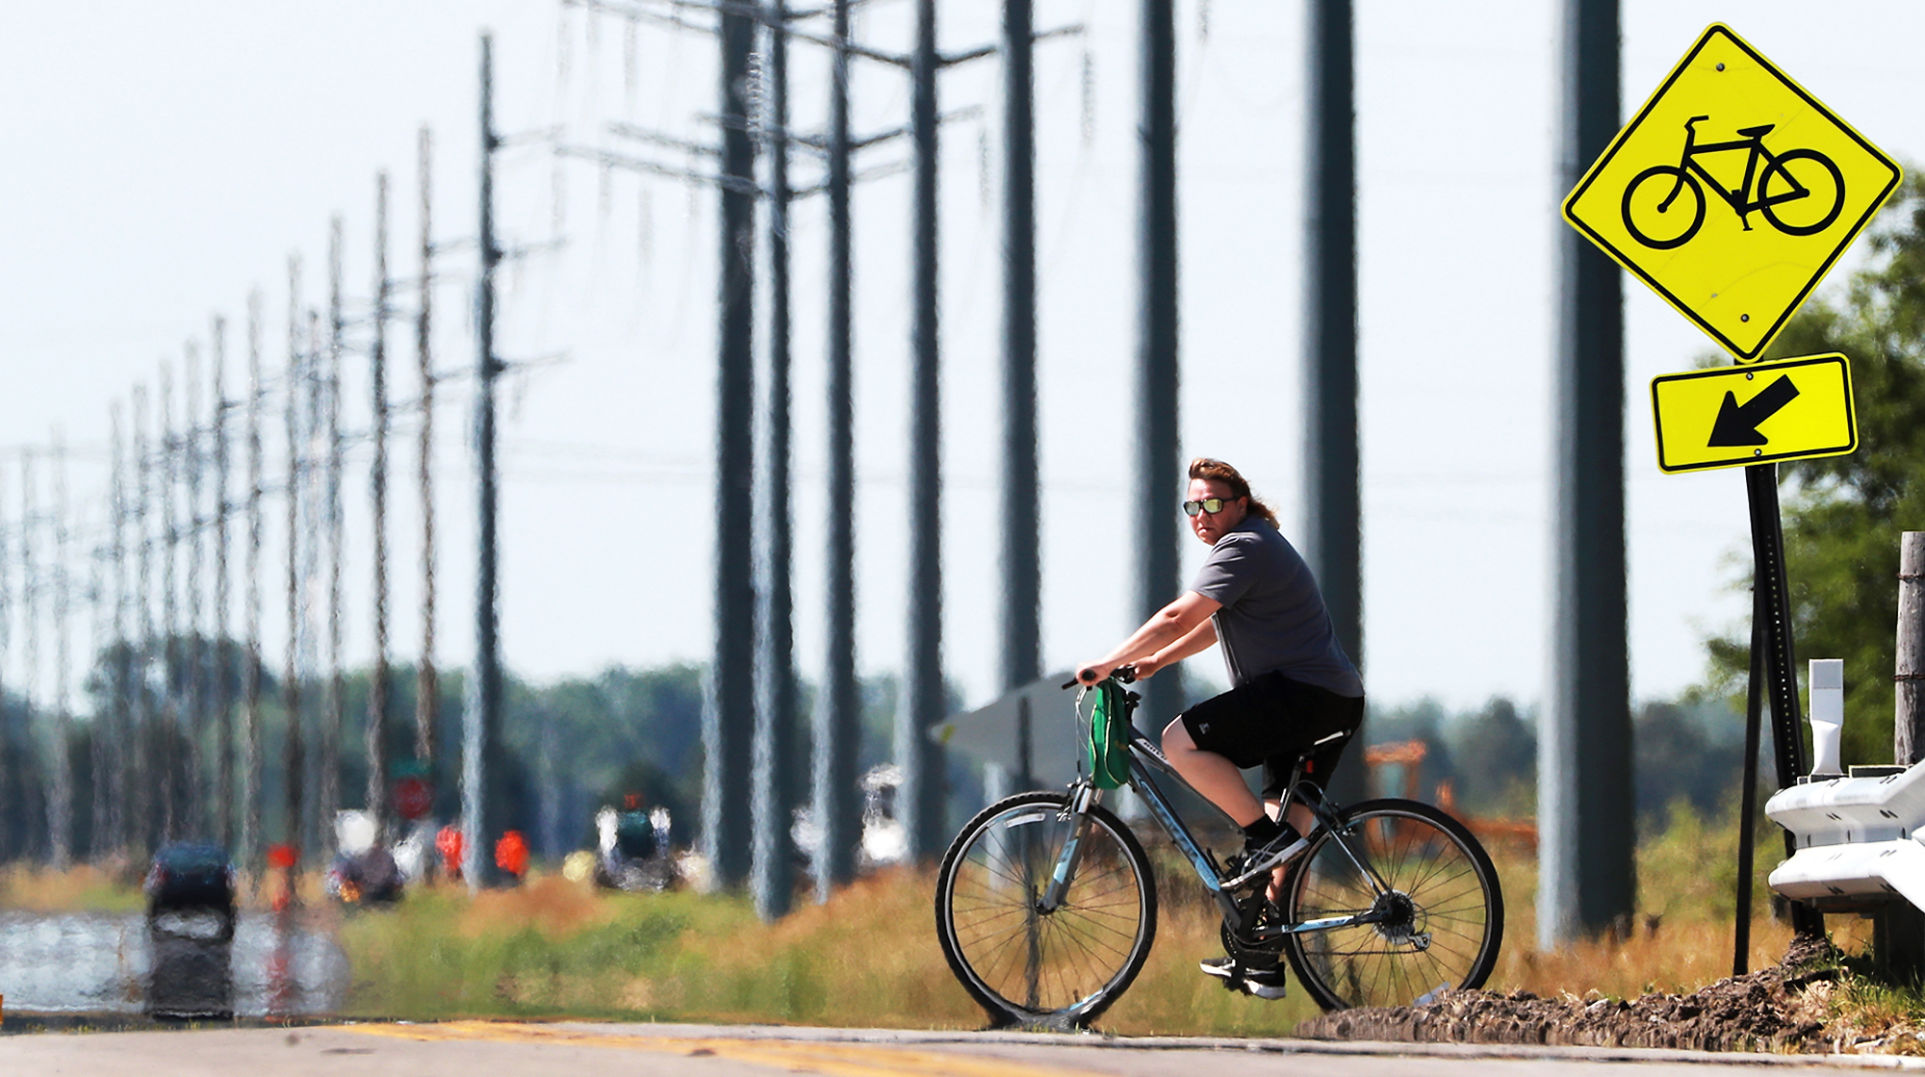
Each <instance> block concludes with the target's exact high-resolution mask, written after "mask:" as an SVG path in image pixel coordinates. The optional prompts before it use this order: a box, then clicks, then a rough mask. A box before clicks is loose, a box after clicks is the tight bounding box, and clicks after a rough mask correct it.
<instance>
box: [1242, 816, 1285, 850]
mask: <svg viewBox="0 0 1925 1077" xmlns="http://www.w3.org/2000/svg"><path fill="white" fill-rule="evenodd" d="M1281 833H1283V824H1282V823H1279V822H1277V821H1276V820H1275V819H1272V818H1270V817H1269V816H1267V815H1259V816H1257V819H1256V822H1254V823H1251V824H1250V825H1249V826H1246V827H1244V828H1243V840H1244V841H1245V842H1248V843H1249V844H1251V845H1268V844H1269V843H1270V839H1271V838H1274V837H1276V836H1277V835H1278V834H1281Z"/></svg>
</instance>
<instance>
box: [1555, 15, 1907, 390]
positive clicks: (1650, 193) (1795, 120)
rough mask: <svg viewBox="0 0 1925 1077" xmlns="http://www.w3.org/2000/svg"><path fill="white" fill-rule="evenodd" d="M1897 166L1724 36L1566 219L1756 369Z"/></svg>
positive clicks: (1656, 101) (1696, 56)
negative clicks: (1756, 361) (1767, 347)
mask: <svg viewBox="0 0 1925 1077" xmlns="http://www.w3.org/2000/svg"><path fill="white" fill-rule="evenodd" d="M1898 180H1899V168H1898V165H1896V164H1894V163H1893V162H1892V160H1891V158H1889V157H1887V156H1885V154H1884V153H1883V152H1881V151H1880V150H1879V149H1878V147H1876V146H1874V145H1872V144H1871V143H1870V142H1868V141H1866V140H1865V139H1864V138H1863V137H1862V136H1860V135H1859V134H1858V132H1856V131H1854V130H1852V128H1851V126H1850V125H1849V124H1847V123H1846V122H1845V121H1844V120H1842V119H1839V118H1838V116H1836V115H1835V114H1833V113H1832V112H1831V110H1829V109H1827V108H1826V107H1825V106H1824V105H1823V104H1821V103H1819V101H1818V99H1817V98H1815V97H1813V96H1811V95H1810V94H1809V93H1806V92H1805V90H1804V88H1803V87H1801V86H1799V85H1798V84H1797V83H1796V82H1793V81H1792V80H1791V78H1790V77H1789V76H1787V75H1785V74H1784V73H1783V72H1781V71H1779V70H1778V69H1777V68H1776V67H1773V66H1772V65H1771V62H1770V61H1769V60H1766V59H1765V58H1764V57H1763V56H1761V55H1759V54H1758V52H1757V50H1755V49H1753V48H1752V47H1751V46H1750V45H1748V44H1746V43H1745V42H1744V41H1743V40H1742V39H1740V38H1739V37H1738V35H1737V34H1734V33H1732V32H1731V30H1730V29H1729V28H1728V27H1725V26H1723V25H1719V24H1713V25H1712V26H1711V27H1710V28H1709V29H1707V30H1706V31H1705V32H1704V36H1703V37H1701V38H1699V39H1698V43H1697V44H1696V45H1694V46H1692V49H1691V51H1690V52H1689V53H1686V54H1685V57H1684V59H1683V60H1681V61H1679V63H1678V66H1677V67H1676V68H1675V69H1674V70H1673V71H1672V72H1671V74H1670V76H1669V77H1668V78H1666V79H1665V80H1664V82H1663V84H1661V85H1660V86H1659V87H1658V88H1657V91H1656V92H1655V93H1653V94H1652V95H1651V99H1650V100H1649V101H1647V102H1645V105H1644V108H1643V109H1642V110H1640V111H1639V112H1638V114H1637V115H1636V116H1635V117H1633V118H1632V120H1631V122H1630V123H1627V124H1625V125H1624V129H1623V130H1622V131H1619V132H1618V136H1617V138H1615V139H1613V140H1612V142H1611V145H1610V146H1609V147H1607V148H1606V149H1605V151H1604V154H1603V156H1601V157H1599V158H1598V159H1597V162H1596V163H1595V164H1593V165H1592V166H1591V170H1590V171H1589V172H1586V173H1585V174H1584V178H1583V179H1582V180H1579V181H1578V185H1577V187H1576V188H1574V189H1573V190H1572V191H1571V193H1570V195H1569V196H1568V197H1567V198H1565V200H1564V218H1565V219H1566V220H1568V221H1570V222H1571V224H1572V226H1573V227H1575V228H1577V230H1578V231H1580V232H1582V233H1584V235H1586V236H1587V237H1589V238H1590V240H1591V241H1592V242H1593V243H1596V244H1597V245H1598V246H1599V247H1601V248H1603V250H1604V252H1605V253H1606V254H1609V255H1610V256H1611V257H1612V258H1614V259H1616V260H1617V262H1618V263H1619V264H1621V265H1622V266H1624V268H1626V269H1628V270H1630V271H1631V272H1632V273H1634V274H1636V275H1637V276H1638V277H1639V278H1640V279H1642V280H1643V281H1644V282H1645V283H1646V284H1648V285H1650V286H1651V287H1652V288H1653V289H1655V290H1656V291H1657V293H1658V294H1659V295H1661V296H1663V297H1664V298H1665V299H1666V300H1667V301H1669V302H1670V303H1671V305H1672V306H1674V307H1676V308H1678V310H1679V311H1680V312H1682V313H1683V314H1684V316H1685V317H1687V318H1690V319H1691V320H1692V321H1693V322H1696V323H1697V324H1698V326H1699V328H1701V329H1703V330H1704V331H1705V332H1707V333H1709V334H1711V336H1712V338H1713V339H1715V340H1716V341H1717V342H1718V343H1719V345H1721V346H1722V347H1724V349H1725V350H1727V351H1729V352H1731V353H1732V354H1733V355H1735V356H1737V357H1738V358H1739V359H1740V360H1750V359H1756V358H1757V357H1758V355H1759V354H1760V353H1761V352H1763V351H1764V349H1765V345H1767V344H1769V343H1770V342H1771V338H1772V337H1773V336H1775V335H1776V334H1777V332H1778V330H1779V329H1781V328H1783V327H1784V324H1785V322H1786V320H1787V319H1789V318H1790V317H1791V315H1792V312H1793V311H1796V310H1797V309H1798V306H1799V304H1801V303H1803V302H1804V301H1805V297H1806V296H1808V295H1810V294H1811V290H1812V289H1813V288H1815V287H1817V286H1818V282H1819V281H1820V280H1822V279H1824V276H1825V273H1826V272H1827V271H1828V270H1830V269H1831V267H1832V264H1833V263H1834V262H1836V261H1837V260H1838V256H1839V255H1840V254H1842V253H1844V251H1845V248H1847V247H1849V246H1850V245H1851V242H1852V240H1853V239H1855V238H1857V236H1858V233H1859V232H1860V231H1862V230H1863V229H1864V227H1865V225H1866V223H1867V222H1869V221H1870V220H1871V218H1872V214H1873V213H1875V212H1877V210H1878V207H1879V205H1880V204H1882V203H1883V202H1884V201H1885V198H1886V196H1887V195H1889V194H1891V192H1892V190H1893V189H1894V188H1896V187H1897V186H1898Z"/></svg>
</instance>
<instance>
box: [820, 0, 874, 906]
mask: <svg viewBox="0 0 1925 1077" xmlns="http://www.w3.org/2000/svg"><path fill="white" fill-rule="evenodd" d="M833 19H834V24H833V25H834V37H835V40H836V41H838V42H846V41H848V40H849V0H834V12H833ZM829 63H830V77H829V183H828V199H829V325H828V330H829V342H828V345H829V346H828V351H829V355H828V371H827V377H826V379H825V380H826V383H827V384H826V386H825V387H826V389H827V394H828V417H827V425H828V442H829V445H828V450H829V459H828V470H829V481H828V495H829V525H828V535H827V538H828V550H827V553H828V556H827V559H826V560H827V564H825V565H824V566H823V568H824V573H825V575H826V576H827V580H826V583H827V587H826V595H825V596H824V597H825V602H826V604H827V606H828V611H827V612H828V634H827V639H826V648H825V649H826V652H827V669H826V671H825V673H824V676H823V683H822V698H821V700H820V701H819V702H818V703H817V704H816V708H815V716H814V717H815V722H814V734H815V736H814V745H813V750H814V756H815V788H814V790H813V796H812V798H811V799H812V800H813V802H814V809H815V818H816V822H817V824H818V825H819V826H820V827H821V829H822V844H821V847H820V848H819V849H817V851H816V857H815V864H814V867H815V899H816V901H818V902H824V901H827V900H829V895H830V894H831V893H832V892H833V891H834V888H835V887H836V886H837V885H839V884H842V883H846V882H848V881H850V880H851V879H854V878H855V874H856V849H857V847H858V845H859V844H860V842H861V840H862V817H861V809H862V806H861V802H860V801H859V800H858V791H857V789H856V742H857V740H858V739H859V732H860V729H861V720H862V696H861V685H860V684H859V683H858V681H857V679H856V635H855V620H856V594H855V559H856V551H855V495H856V484H855V407H854V396H855V391H854V385H853V377H852V375H853V373H854V364H853V363H852V362H851V358H850V350H851V349H850V345H851V339H852V333H851V330H850V218H849V156H850V154H849V53H848V50H846V49H842V48H837V49H836V50H835V51H834V53H833V55H832V56H831V58H830V61H829Z"/></svg>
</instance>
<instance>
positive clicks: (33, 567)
mask: <svg viewBox="0 0 1925 1077" xmlns="http://www.w3.org/2000/svg"><path fill="white" fill-rule="evenodd" d="M33 464H34V452H33V450H32V449H25V450H22V452H21V454H20V577H21V586H20V624H21V630H22V632H23V633H24V634H25V636H26V655H25V657H26V665H27V668H26V674H25V676H24V678H23V679H22V681H21V683H22V686H23V688H22V692H21V695H22V703H23V704H24V709H25V711H26V716H27V721H26V730H25V732H26V738H25V742H24V744H23V747H24V749H25V751H26V753H27V756H28V758H32V757H33V756H34V755H36V754H37V753H36V752H35V751H34V739H35V736H36V733H37V731H38V730H39V728H40V722H41V712H40V698H39V697H40V690H39V685H40V566H39V562H38V559H37V555H38V551H37V550H36V549H35V548H34V547H35V534H34V533H35V532H36V531H37V530H39V528H40V509H39V506H38V505H37V504H36V500H37V498H36V491H35V479H34V467H33ZM20 792H21V802H22V803H21V808H22V812H21V814H22V817H23V819H24V818H25V817H26V816H28V815H29V813H30V812H31V808H29V807H28V804H29V803H30V801H29V799H28V797H27V790H26V789H25V788H22V789H21V791H20ZM25 829H26V832H27V833H29V834H31V833H33V829H32V823H31V822H29V823H28V827H27V828H25ZM23 844H24V845H25V848H23V849H22V852H25V851H26V848H31V841H30V840H29V839H25V838H23Z"/></svg>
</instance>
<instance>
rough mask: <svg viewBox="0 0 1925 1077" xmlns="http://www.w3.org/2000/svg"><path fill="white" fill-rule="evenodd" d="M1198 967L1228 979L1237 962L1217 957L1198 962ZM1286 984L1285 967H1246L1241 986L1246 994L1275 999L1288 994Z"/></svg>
mask: <svg viewBox="0 0 1925 1077" xmlns="http://www.w3.org/2000/svg"><path fill="white" fill-rule="evenodd" d="M1197 967H1198V968H1200V969H1202V970H1203V971H1204V972H1205V973H1206V974H1208V975H1211V976H1216V977H1219V978H1221V979H1224V980H1228V979H1229V978H1230V977H1231V975H1232V974H1233V973H1234V972H1235V969H1236V963H1235V962H1233V961H1231V960H1230V959H1229V958H1227V957H1215V958H1211V959H1210V960H1208V961H1200V962H1198V963H1197ZM1286 984H1287V981H1286V980H1285V979H1284V975H1283V969H1281V968H1269V969H1252V968H1245V969H1244V970H1243V983H1242V984H1241V985H1239V986H1240V987H1241V988H1242V989H1243V992H1244V993H1245V994H1248V995H1254V996H1256V997H1257V998H1262V999H1272V1000H1275V999H1280V998H1282V997H1283V996H1284V995H1285V994H1286Z"/></svg>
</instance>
